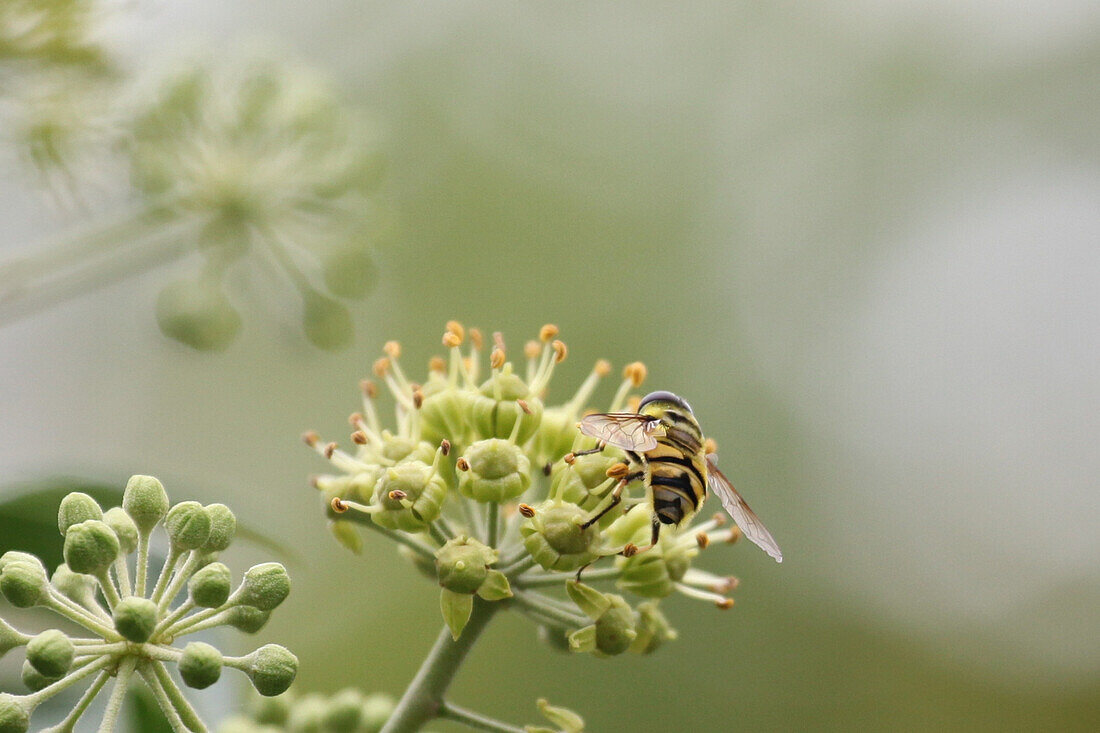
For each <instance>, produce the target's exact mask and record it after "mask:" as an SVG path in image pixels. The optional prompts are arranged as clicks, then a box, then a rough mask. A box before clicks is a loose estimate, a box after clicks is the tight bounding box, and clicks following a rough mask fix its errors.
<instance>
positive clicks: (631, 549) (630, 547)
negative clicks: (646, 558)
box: [619, 542, 638, 557]
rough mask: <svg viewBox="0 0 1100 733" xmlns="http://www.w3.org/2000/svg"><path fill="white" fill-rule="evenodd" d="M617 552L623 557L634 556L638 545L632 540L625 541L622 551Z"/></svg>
mask: <svg viewBox="0 0 1100 733" xmlns="http://www.w3.org/2000/svg"><path fill="white" fill-rule="evenodd" d="M619 554H620V555H622V556H623V557H634V556H635V555H637V554H638V546H637V545H636V544H634V543H633V542H627V543H626V546H625V547H623V549H622V552H620V553H619Z"/></svg>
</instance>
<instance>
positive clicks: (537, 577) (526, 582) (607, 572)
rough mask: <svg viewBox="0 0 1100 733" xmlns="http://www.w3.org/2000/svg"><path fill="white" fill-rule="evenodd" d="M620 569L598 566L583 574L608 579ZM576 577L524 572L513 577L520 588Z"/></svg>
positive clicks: (588, 576)
mask: <svg viewBox="0 0 1100 733" xmlns="http://www.w3.org/2000/svg"><path fill="white" fill-rule="evenodd" d="M620 575H622V571H621V570H619V569H618V568H599V569H598V570H589V571H588V572H586V573H585V574H584V579H585V580H586V581H588V580H610V579H613V578H618V577H619V576H620ZM575 577H577V575H576V573H531V574H524V575H521V576H519V577H518V578H516V579H515V584H516V585H517V586H519V587H520V588H540V587H542V586H546V585H558V584H560V583H564V582H566V581H568V580H573V579H574V578H575Z"/></svg>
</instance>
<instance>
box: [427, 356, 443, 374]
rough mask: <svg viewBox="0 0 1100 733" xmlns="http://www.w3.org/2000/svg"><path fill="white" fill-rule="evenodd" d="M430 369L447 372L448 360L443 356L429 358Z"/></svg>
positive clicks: (431, 370)
mask: <svg viewBox="0 0 1100 733" xmlns="http://www.w3.org/2000/svg"><path fill="white" fill-rule="evenodd" d="M428 371H430V372H445V371H447V362H446V361H444V360H443V357H442V356H433V357H432V358H431V359H428Z"/></svg>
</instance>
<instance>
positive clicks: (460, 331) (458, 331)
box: [445, 321, 466, 343]
mask: <svg viewBox="0 0 1100 733" xmlns="http://www.w3.org/2000/svg"><path fill="white" fill-rule="evenodd" d="M445 329H446V331H447V333H453V334H454V335H455V336H457V337H458V341H459V343H461V342H462V341H463V340H465V338H466V329H465V327H463V325H462V324H461V323H459V322H458V321H447V325H446V326H445Z"/></svg>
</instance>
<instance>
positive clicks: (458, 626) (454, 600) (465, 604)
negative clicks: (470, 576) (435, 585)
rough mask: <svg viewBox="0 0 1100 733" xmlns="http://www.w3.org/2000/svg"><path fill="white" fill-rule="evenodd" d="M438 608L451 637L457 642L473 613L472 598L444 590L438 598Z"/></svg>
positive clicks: (464, 594)
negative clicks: (441, 612)
mask: <svg viewBox="0 0 1100 733" xmlns="http://www.w3.org/2000/svg"><path fill="white" fill-rule="evenodd" d="M439 608H440V610H442V611H443V620H444V621H446V622H447V627H448V628H449V629H450V630H451V637H452V638H453V639H455V641H457V640H458V637H459V636H461V635H462V630H463V629H464V628H466V622H467V621H469V620H470V614H471V613H473V611H474V597H473V596H472V595H467V594H466V593H455V592H454V591H449V590H447V589H446V588H444V589H443V592H442V593H441V594H440V596H439Z"/></svg>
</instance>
